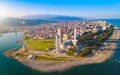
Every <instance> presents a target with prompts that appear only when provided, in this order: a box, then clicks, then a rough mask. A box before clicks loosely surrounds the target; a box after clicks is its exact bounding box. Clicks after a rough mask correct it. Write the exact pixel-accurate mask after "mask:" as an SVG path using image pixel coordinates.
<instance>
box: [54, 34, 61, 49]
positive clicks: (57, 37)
mask: <svg viewBox="0 0 120 75" xmlns="http://www.w3.org/2000/svg"><path fill="white" fill-rule="evenodd" d="M55 38H56V42H55V46H56V51H59V48H60V45H59V36H56V37H55Z"/></svg>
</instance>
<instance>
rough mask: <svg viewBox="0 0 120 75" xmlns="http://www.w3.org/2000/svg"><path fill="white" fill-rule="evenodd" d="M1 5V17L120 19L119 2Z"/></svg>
mask: <svg viewBox="0 0 120 75" xmlns="http://www.w3.org/2000/svg"><path fill="white" fill-rule="evenodd" d="M0 5H1V7H0V17H15V18H18V17H21V16H25V15H35V14H55V15H68V16H78V17H81V16H82V17H87V18H120V14H119V13H120V10H119V7H120V1H119V0H111V1H109V0H87V1H84V0H81V1H79V0H70V1H69V0H66V1H64V0H57V1H56V0H51V1H49V0H44V1H40V0H34V1H33V0H29V1H25V0H4V1H3V0H0ZM8 12H9V13H8Z"/></svg>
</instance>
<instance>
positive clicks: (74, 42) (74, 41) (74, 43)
mask: <svg viewBox="0 0 120 75" xmlns="http://www.w3.org/2000/svg"><path fill="white" fill-rule="evenodd" d="M76 42H77V40H76V26H75V29H74V40H73V45H74V46H76Z"/></svg>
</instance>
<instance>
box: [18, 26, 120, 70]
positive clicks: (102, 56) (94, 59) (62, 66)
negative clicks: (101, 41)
mask: <svg viewBox="0 0 120 75" xmlns="http://www.w3.org/2000/svg"><path fill="white" fill-rule="evenodd" d="M115 29H116V28H115ZM119 34H120V31H119V30H116V31H114V32H113V34H112V36H111V37H110V38H109V39H119V37H118V36H117V37H116V35H119ZM116 46H117V42H116V43H111V44H110V45H109V47H108V48H109V49H112V50H103V51H99V52H97V53H96V54H95V55H94V56H91V57H82V58H80V59H79V60H75V61H43V60H39V61H38V60H32V59H20V58H19V59H17V60H18V61H19V62H21V63H22V64H24V65H26V66H28V67H30V68H32V69H35V70H37V71H41V72H55V71H59V72H60V71H65V70H68V69H71V68H72V67H75V66H80V65H86V64H97V63H102V62H104V61H106V60H107V59H109V58H110V57H111V56H112V55H113V53H114V52H115V48H116Z"/></svg>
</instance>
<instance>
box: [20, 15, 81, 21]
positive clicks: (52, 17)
mask: <svg viewBox="0 0 120 75" xmlns="http://www.w3.org/2000/svg"><path fill="white" fill-rule="evenodd" d="M21 18H23V19H41V20H49V21H70V20H82V18H80V17H75V16H64V15H52V14H37V15H27V16H23V17H21Z"/></svg>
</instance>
